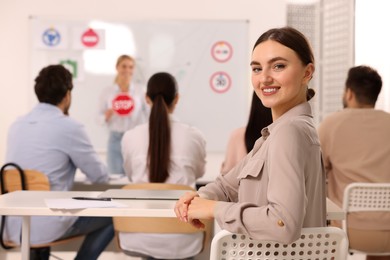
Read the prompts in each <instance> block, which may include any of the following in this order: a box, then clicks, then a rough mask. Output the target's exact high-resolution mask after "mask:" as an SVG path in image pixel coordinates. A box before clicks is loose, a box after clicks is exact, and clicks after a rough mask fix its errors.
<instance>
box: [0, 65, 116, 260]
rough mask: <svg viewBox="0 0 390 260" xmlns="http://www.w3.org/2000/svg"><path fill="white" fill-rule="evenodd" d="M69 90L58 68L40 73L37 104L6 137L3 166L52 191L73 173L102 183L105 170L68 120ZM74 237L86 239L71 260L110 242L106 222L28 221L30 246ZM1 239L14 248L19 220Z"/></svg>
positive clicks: (66, 75)
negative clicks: (43, 181) (42, 179)
mask: <svg viewBox="0 0 390 260" xmlns="http://www.w3.org/2000/svg"><path fill="white" fill-rule="evenodd" d="M72 88H73V83H72V75H71V73H70V72H69V71H68V70H67V69H65V68H64V67H63V66H62V65H50V66H47V67H45V68H43V69H42V70H41V71H40V72H39V75H38V76H37V78H36V79H35V93H36V95H37V98H38V100H39V103H38V104H37V105H36V106H35V107H34V108H33V109H32V110H31V111H30V112H29V113H28V114H27V115H25V116H23V117H21V118H19V119H18V120H16V122H14V123H13V124H12V126H11V127H10V129H9V133H8V140H7V153H6V161H7V162H14V163H17V164H19V165H20V166H21V167H22V168H24V169H34V170H38V171H41V172H43V173H44V174H46V175H47V177H48V178H49V181H50V186H51V190H53V191H68V190H71V188H72V186H73V182H74V176H75V172H76V169H77V168H79V169H80V170H81V171H82V172H83V173H85V174H86V175H87V177H88V179H89V180H90V181H91V182H94V183H102V182H107V181H108V171H107V169H106V167H105V165H103V164H102V162H101V160H100V159H99V157H98V155H97V154H96V152H95V151H94V149H93V146H92V144H91V142H90V140H89V138H88V136H87V134H86V132H85V129H84V127H83V125H81V124H80V123H78V122H76V121H75V120H73V119H72V118H70V117H69V116H68V110H69V107H70V104H71V90H72ZM80 234H85V235H86V237H85V240H84V242H83V244H82V246H81V248H80V249H79V251H78V253H77V256H76V258H75V259H88V260H91V259H97V257H98V256H99V255H100V253H101V252H102V251H103V250H104V249H105V247H106V246H107V245H108V244H109V243H110V241H111V240H112V238H113V237H114V229H113V224H112V218H107V217H95V218H94V217H64V216H59V217H53V216H51V217H32V218H31V244H32V245H34V244H43V243H48V242H52V241H55V240H58V239H63V238H66V237H72V236H76V235H80ZM4 235H5V238H6V239H7V240H9V241H12V242H14V243H17V244H18V243H20V237H21V218H20V217H9V218H7V223H6V229H5V233H4ZM42 254H43V255H44V256H42ZM49 254H50V248H45V249H43V250H42V249H41V250H39V249H35V250H31V258H30V259H49ZM34 257H36V258H34Z"/></svg>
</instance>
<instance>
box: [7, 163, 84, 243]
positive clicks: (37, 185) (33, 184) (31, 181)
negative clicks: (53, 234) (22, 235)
mask: <svg viewBox="0 0 390 260" xmlns="http://www.w3.org/2000/svg"><path fill="white" fill-rule="evenodd" d="M10 168H11V169H10ZM0 189H1V190H0V191H1V194H5V193H8V192H13V191H18V190H40V191H50V182H49V179H48V178H47V176H46V175H45V174H43V173H42V172H39V171H36V170H28V169H22V168H21V167H20V166H19V165H17V164H15V163H6V164H4V165H3V167H2V168H1V169H0ZM5 222H6V216H1V225H0V245H1V246H2V247H3V248H4V249H12V248H15V247H19V245H17V244H14V243H12V242H11V241H5V240H4V239H3V232H4V227H5ZM82 237H83V236H75V237H71V238H65V239H61V240H56V241H53V242H50V243H45V244H33V245H31V248H44V247H52V246H56V245H60V244H63V243H68V242H70V241H73V240H75V239H79V238H82Z"/></svg>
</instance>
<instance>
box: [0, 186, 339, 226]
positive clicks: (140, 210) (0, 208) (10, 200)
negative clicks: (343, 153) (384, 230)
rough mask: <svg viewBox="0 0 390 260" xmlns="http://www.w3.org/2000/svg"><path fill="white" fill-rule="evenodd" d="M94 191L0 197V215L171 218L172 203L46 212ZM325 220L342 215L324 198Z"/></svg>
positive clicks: (128, 202) (139, 202)
mask: <svg viewBox="0 0 390 260" xmlns="http://www.w3.org/2000/svg"><path fill="white" fill-rule="evenodd" d="M100 193H101V192H97V191H68V192H58V191H15V192H11V193H7V194H5V195H1V196H0V215H17V216H102V217H103V216H111V217H117V216H126V217H175V216H176V215H175V213H174V211H173V207H174V205H175V201H172V200H119V201H120V202H121V203H123V204H126V205H127V207H125V208H86V209H72V210H69V209H67V210H64V209H50V208H48V207H47V206H46V204H45V201H44V199H48V198H50V199H53V198H71V197H97V196H98V195H99V194H100ZM326 207H327V219H328V220H342V219H344V218H345V212H344V211H343V210H342V209H341V208H340V207H338V206H337V205H336V204H335V203H334V202H332V201H331V200H329V199H327V200H326Z"/></svg>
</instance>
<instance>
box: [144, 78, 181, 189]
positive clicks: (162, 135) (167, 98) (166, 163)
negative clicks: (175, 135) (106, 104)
mask: <svg viewBox="0 0 390 260" xmlns="http://www.w3.org/2000/svg"><path fill="white" fill-rule="evenodd" d="M146 95H147V96H148V97H149V98H150V100H151V101H152V102H153V105H152V109H151V111H150V117H149V148H148V167H149V181H150V182H159V183H162V182H165V181H166V180H167V178H168V176H169V167H170V156H171V127H170V123H169V108H170V107H171V105H172V103H173V101H174V100H175V97H176V95H177V84H176V80H175V78H174V77H173V76H172V75H171V74H169V73H166V72H159V73H156V74H154V75H153V76H152V77H150V79H149V81H148V84H147V92H146Z"/></svg>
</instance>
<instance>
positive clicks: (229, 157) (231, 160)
mask: <svg viewBox="0 0 390 260" xmlns="http://www.w3.org/2000/svg"><path fill="white" fill-rule="evenodd" d="M244 135H245V127H241V128H238V129H236V130H234V131H233V132H232V133H231V135H230V138H229V141H228V145H227V148H226V152H225V159H224V161H223V163H222V166H221V174H226V173H227V172H229V171H230V170H231V169H232V168H233V167H234V166H235V165H236V164H237V163H238V162H239V161H240V160H241V159H242V158H244V157H245V155H246V154H247V151H246V147H245V140H244Z"/></svg>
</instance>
